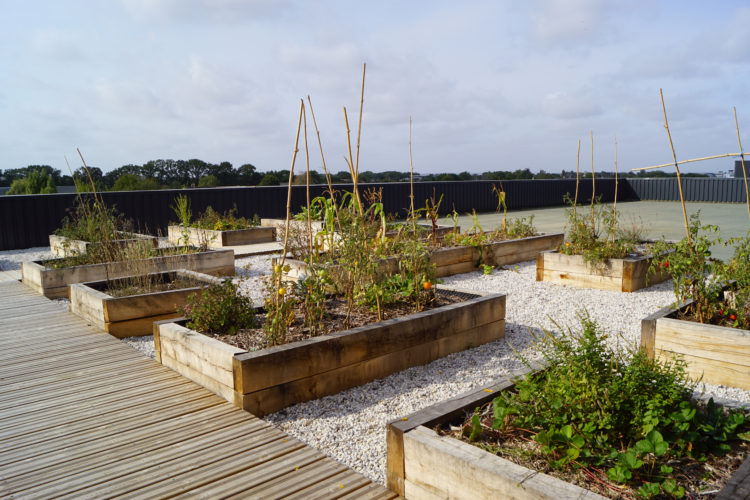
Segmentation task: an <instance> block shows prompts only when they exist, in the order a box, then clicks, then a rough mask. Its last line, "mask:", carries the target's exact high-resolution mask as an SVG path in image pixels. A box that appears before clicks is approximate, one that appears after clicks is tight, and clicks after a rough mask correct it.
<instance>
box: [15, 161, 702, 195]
mask: <svg viewBox="0 0 750 500" xmlns="http://www.w3.org/2000/svg"><path fill="white" fill-rule="evenodd" d="M619 175H620V177H674V175H675V174H673V173H668V172H663V171H660V170H650V171H641V172H638V173H637V174H635V173H631V172H625V173H620V174H619ZM575 176H576V173H575V171H574V170H563V171H562V172H560V173H552V172H546V171H544V170H540V171H539V172H537V173H534V172H532V171H531V170H530V169H528V168H524V169H516V170H513V171H509V170H496V171H488V172H483V173H481V174H475V173H470V172H466V171H464V172H460V173H457V174H456V173H441V174H426V175H420V174H414V180H415V181H426V182H429V181H472V180H506V179H507V180H511V179H561V178H575ZM596 176H597V177H614V176H615V173H614V172H596ZM683 176H685V177H707V175H706V174H683ZM581 177H583V178H591V172H588V173H583V174H581ZM409 179H410V173H409V172H399V171H395V170H388V171H385V172H371V171H363V172H360V174H359V182H361V183H383V182H408V181H409ZM306 180H307V174H306V173H301V174H298V175H295V178H294V179H293V183H294V184H305V183H306ZM288 181H289V170H271V171H266V172H261V171H258V170H257V169H256V168H255V166H254V165H252V164H250V163H245V164H243V165H240V166H239V167H237V168H235V167H234V166H233V165H232V164H231V163H229V162H227V161H224V162H221V163H218V164H214V163H208V162H205V161H203V160H199V159H191V160H151V161H149V162H146V163H144V164H143V165H134V164H128V165H123V166H122V167H119V168H116V169H114V170H111V171H109V172H106V173H105V172H102V170H101V169H100V168H98V167H91V166H90V167H89V168H88V170H87V169H85V168H83V167H79V168H78V169H76V170H75V171H74V172H73V174H72V175H63V174H62V172H61V171H60V170H58V169H56V168H52V167H51V166H49V165H29V166H27V167H23V168H13V169H7V170H2V169H0V186H10V189H9V190H8V193H7V194H36V193H55V192H57V188H56V186H72V185H75V186H77V189H78V190H79V191H90V190H91V189H92V188H94V187H95V188H96V190H98V191H108V190H109V191H134V190H144V189H168V188H172V189H181V188H188V187H216V186H274V185H279V184H286V183H287V182H288ZM331 181H332V182H333V183H334V184H347V183H350V182H351V177H350V174H349V172H348V171H346V170H342V171H340V172H336V173H332V174H331ZM325 182H326V179H325V177H324V175H323V174H322V173H320V172H318V171H315V170H311V171H310V183H311V184H324V183H325Z"/></svg>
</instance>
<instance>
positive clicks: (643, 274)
mask: <svg viewBox="0 0 750 500" xmlns="http://www.w3.org/2000/svg"><path fill="white" fill-rule="evenodd" d="M650 265H651V257H650V256H644V257H634V258H625V259H607V260H606V262H605V263H604V265H603V267H601V268H600V267H592V266H590V265H589V264H587V263H586V262H585V261H584V260H583V256H581V255H565V254H563V253H560V252H558V251H557V250H548V251H545V252H541V253H539V254H538V255H537V258H536V280H537V281H549V282H550V283H557V284H560V285H568V286H575V287H578V288H596V289H599V290H610V291H614V292H634V291H636V290H640V289H641V288H645V287H646V286H647V283H646V278H647V277H648V286H651V285H655V284H657V283H661V282H662V281H666V280H668V279H669V278H670V276H669V273H667V272H663V271H659V272H658V273H656V274H651V275H648V268H649V266H650Z"/></svg>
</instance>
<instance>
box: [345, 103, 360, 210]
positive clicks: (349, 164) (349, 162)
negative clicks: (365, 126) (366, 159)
mask: <svg viewBox="0 0 750 500" xmlns="http://www.w3.org/2000/svg"><path fill="white" fill-rule="evenodd" d="M344 123H345V124H346V145H347V148H348V150H349V159H348V160H346V159H345V160H346V165H347V167H349V173H350V174H351V176H352V188H353V190H354V203H355V205H356V206H357V210H358V211H359V213H360V214H361V213H362V211H363V210H362V201H361V200H360V199H359V188H358V187H357V184H358V180H359V173H358V172H357V171H356V170H355V169H354V157H353V156H352V140H351V129H350V128H349V116H348V115H347V113H346V106H344Z"/></svg>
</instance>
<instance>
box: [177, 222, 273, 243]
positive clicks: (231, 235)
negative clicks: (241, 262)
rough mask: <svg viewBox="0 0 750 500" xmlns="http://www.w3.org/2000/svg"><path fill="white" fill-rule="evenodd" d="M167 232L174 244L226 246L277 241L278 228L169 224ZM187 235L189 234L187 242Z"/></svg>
mask: <svg viewBox="0 0 750 500" xmlns="http://www.w3.org/2000/svg"><path fill="white" fill-rule="evenodd" d="M167 233H168V236H169V242H170V243H171V244H173V245H185V244H187V245H195V246H199V247H200V246H207V247H209V248H224V247H231V246H239V245H252V244H254V243H268V242H271V241H276V228H275V227H272V226H258V227H249V228H247V229H236V230H227V231H216V230H213V229H201V228H197V227H189V228H187V231H185V229H184V228H183V227H182V226H169V227H168V228H167ZM185 236H187V239H188V241H187V242H185Z"/></svg>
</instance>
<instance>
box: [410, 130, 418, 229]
mask: <svg viewBox="0 0 750 500" xmlns="http://www.w3.org/2000/svg"><path fill="white" fill-rule="evenodd" d="M409 172H410V173H409V218H411V219H412V220H413V221H414V231H415V233H414V234H416V225H417V218H416V217H414V160H413V158H412V154H411V116H410V117H409Z"/></svg>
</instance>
